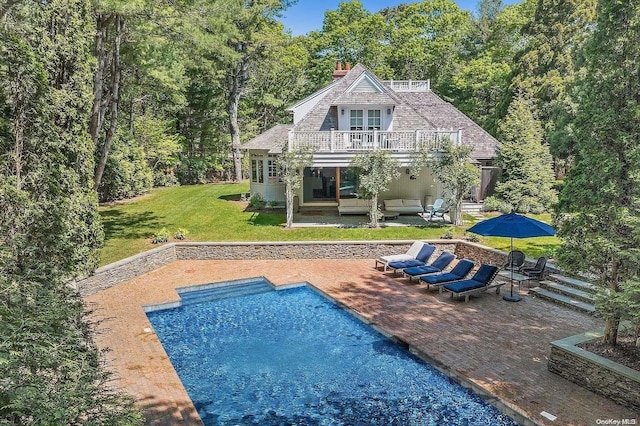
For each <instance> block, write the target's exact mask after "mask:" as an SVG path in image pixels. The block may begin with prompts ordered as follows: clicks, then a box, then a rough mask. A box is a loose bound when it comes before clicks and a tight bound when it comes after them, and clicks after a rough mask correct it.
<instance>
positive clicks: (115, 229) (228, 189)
mask: <svg viewBox="0 0 640 426" xmlns="http://www.w3.org/2000/svg"><path fill="white" fill-rule="evenodd" d="M248 190H249V185H248V183H241V184H209V185H193V186H181V187H174V188H162V189H155V190H153V191H151V193H149V194H147V195H145V196H143V197H140V198H138V199H136V200H133V201H129V202H123V203H118V204H114V205H108V206H101V207H100V216H101V217H102V221H103V225H104V230H105V245H104V247H103V248H102V250H101V262H100V263H101V264H102V265H106V264H109V263H112V262H115V261H117V260H120V259H123V258H125V257H128V256H131V255H133V254H136V253H140V252H143V251H145V250H149V249H152V248H154V247H157V246H156V245H154V244H152V243H151V239H152V237H153V234H154V233H157V232H158V231H160V230H161V229H162V228H166V229H167V230H168V231H169V235H170V236H171V237H172V236H173V234H174V233H175V231H176V230H177V229H178V228H183V229H186V230H187V231H188V234H187V241H295V240H307V241H309V240H318V241H319V240H395V239H401V240H404V239H407V240H412V239H430V238H440V237H442V236H443V235H444V234H445V233H446V232H447V230H453V233H454V237H456V238H457V237H462V236H463V235H464V230H465V229H466V228H468V227H469V226H470V225H471V224H472V223H473V222H472V221H471V220H468V221H467V223H466V224H465V226H463V227H459V228H453V227H451V226H442V225H434V226H433V227H431V226H430V227H390V228H380V229H369V228H296V229H285V228H284V223H285V215H284V213H282V214H271V213H259V214H256V216H255V217H254V218H253V219H251V216H252V214H253V213H252V212H247V211H244V204H243V203H240V202H238V201H236V200H238V198H239V194H241V193H245V192H248ZM538 218H539V219H542V220H545V219H548V216H547V217H546V218H545V217H544V216H543V217H538ZM467 219H470V218H467ZM170 241H175V240H174V239H173V238H170ZM480 243H482V244H486V245H489V246H491V247H495V248H498V249H500V250H505V251H508V250H509V239H508V238H494V237H481V239H480ZM557 245H558V240H557V239H556V238H555V237H544V238H528V239H524V240H514V246H515V247H516V248H518V249H520V250H523V251H524V252H525V253H526V254H527V255H528V256H531V257H537V256H542V255H551V254H552V252H553V249H554V248H555V247H556V246H557Z"/></svg>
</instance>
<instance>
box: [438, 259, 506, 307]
mask: <svg viewBox="0 0 640 426" xmlns="http://www.w3.org/2000/svg"><path fill="white" fill-rule="evenodd" d="M498 271H499V268H498V267H497V266H493V265H486V264H482V265H480V268H478V270H477V271H476V273H475V274H473V276H472V277H471V278H469V279H466V280H460V281H452V282H450V283H447V284H444V285H443V286H442V288H443V289H444V290H445V291H448V292H450V293H451V297H453V296H456V297H460V296H464V301H465V302H468V301H469V296H471V295H472V294H475V293H480V292H483V291H487V290H488V289H490V288H493V287H495V288H496V294H500V287H501V286H502V285H504V283H495V284H492V281H493V279H494V278H495V276H496V274H497V273H498Z"/></svg>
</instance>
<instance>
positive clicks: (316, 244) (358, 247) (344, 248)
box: [74, 240, 506, 297]
mask: <svg viewBox="0 0 640 426" xmlns="http://www.w3.org/2000/svg"><path fill="white" fill-rule="evenodd" d="M427 242H428V243H430V244H433V245H435V246H437V247H438V250H437V252H440V251H444V250H447V251H450V252H452V253H455V255H456V256H457V257H459V258H463V257H464V258H468V259H472V260H474V261H476V262H482V263H490V264H493V265H503V264H504V262H505V261H506V253H504V252H501V251H499V250H495V249H491V248H489V247H485V246H482V245H480V244H474V243H470V242H467V241H462V240H427ZM412 243H413V241H412V240H409V241H345V242H336V241H295V242H267V243H245V242H234V243H229V242H221V243H171V244H165V245H163V246H161V247H158V248H156V249H153V250H149V251H146V252H144V253H140V254H137V255H135V256H131V257H129V258H126V259H123V260H121V261H118V262H115V263H112V264H110V265H106V266H103V267H101V268H98V269H97V270H96V271H95V272H94V274H93V275H91V276H89V277H87V278H84V279H81V280H78V281H76V282H75V283H74V285H75V286H76V289H77V290H78V291H79V292H80V294H81V295H82V296H83V297H85V296H89V295H91V294H95V293H97V292H98V291H100V290H104V289H106V288H109V287H111V286H113V285H115V284H118V283H121V282H123V281H127V280H130V279H132V278H135V277H137V276H139V275H142V274H145V273H147V272H150V271H153V270H155V269H157V268H159V267H161V266H164V265H166V264H168V263H171V262H173V261H176V260H188V259H194V260H236V259H256V260H272V259H376V258H378V257H380V256H386V255H390V254H397V253H403V252H406V251H407V250H408V249H409V247H410V246H411V244H412Z"/></svg>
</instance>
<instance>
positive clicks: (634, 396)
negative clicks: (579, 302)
mask: <svg viewBox="0 0 640 426" xmlns="http://www.w3.org/2000/svg"><path fill="white" fill-rule="evenodd" d="M600 337H602V332H590V333H584V334H579V335H576V336H571V337H568V338H566V339H562V340H557V341H555V342H551V355H550V357H549V361H548V363H547V368H548V369H549V371H551V372H552V373H555V374H558V375H560V376H562V377H564V378H565V379H567V380H569V381H571V382H573V383H576V384H578V385H580V386H582V387H585V388H587V389H589V390H591V391H593V392H595V393H597V394H600V395H603V396H605V397H607V398H609V399H612V400H614V401H616V402H617V403H618V404H621V405H624V406H628V407H631V408H633V409H635V410H639V411H640V372H638V371H636V370H632V369H631V368H628V367H625V366H624V365H621V364H618V363H616V362H613V361H611V360H609V359H606V358H603V357H601V356H599V355H596V354H594V353H592V352H589V351H586V350H584V349H581V348H579V347H578V346H577V345H579V344H580V343H583V342H586V341H588V340H593V339H597V338H600Z"/></svg>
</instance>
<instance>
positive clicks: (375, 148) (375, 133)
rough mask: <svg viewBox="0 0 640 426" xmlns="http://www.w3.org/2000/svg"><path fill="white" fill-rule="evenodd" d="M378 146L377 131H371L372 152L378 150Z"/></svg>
mask: <svg viewBox="0 0 640 426" xmlns="http://www.w3.org/2000/svg"><path fill="white" fill-rule="evenodd" d="M378 145H379V142H378V131H377V130H374V131H373V150H374V151H375V150H377V149H378Z"/></svg>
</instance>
